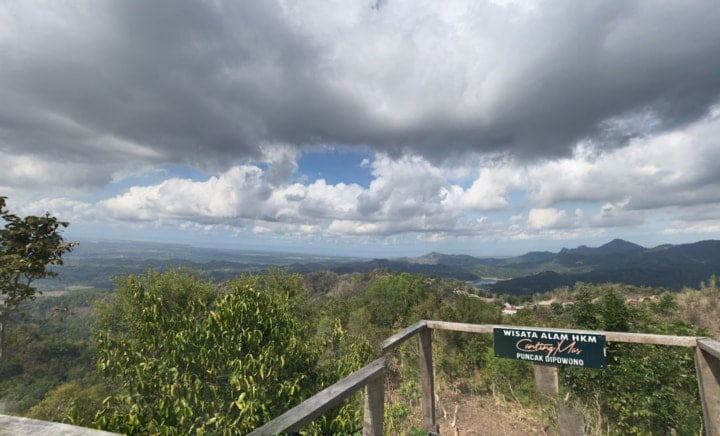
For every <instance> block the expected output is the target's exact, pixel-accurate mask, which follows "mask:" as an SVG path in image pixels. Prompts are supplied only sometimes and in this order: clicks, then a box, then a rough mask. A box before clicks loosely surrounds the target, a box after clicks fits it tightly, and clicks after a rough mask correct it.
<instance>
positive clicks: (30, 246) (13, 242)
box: [0, 196, 77, 362]
mask: <svg viewBox="0 0 720 436" xmlns="http://www.w3.org/2000/svg"><path fill="white" fill-rule="evenodd" d="M6 200H7V197H2V196H0V218H2V220H3V221H4V222H5V226H4V227H3V228H2V229H0V291H2V296H3V298H2V306H1V307H0V362H1V361H2V359H3V357H4V355H5V353H4V351H5V347H6V346H7V342H6V340H5V337H6V332H7V325H8V322H9V320H10V315H11V314H12V313H13V312H15V311H17V309H18V305H19V304H20V303H21V302H23V301H24V300H33V299H35V296H36V295H37V294H38V291H37V290H36V289H35V287H33V286H32V283H33V282H34V281H35V280H38V279H42V278H45V277H56V276H57V272H55V271H53V270H51V269H49V267H50V266H52V265H62V264H63V260H62V256H63V254H65V253H67V252H70V251H71V250H72V248H73V247H74V246H75V245H76V244H77V243H76V242H65V241H64V239H63V237H62V235H61V233H60V228H62V227H67V226H68V223H67V222H64V221H58V219H57V218H55V217H53V216H51V215H50V214H49V213H46V214H45V215H44V216H26V217H25V218H20V217H19V216H17V215H14V214H12V213H10V212H9V211H8V210H7V209H5V204H6V203H5V202H6Z"/></svg>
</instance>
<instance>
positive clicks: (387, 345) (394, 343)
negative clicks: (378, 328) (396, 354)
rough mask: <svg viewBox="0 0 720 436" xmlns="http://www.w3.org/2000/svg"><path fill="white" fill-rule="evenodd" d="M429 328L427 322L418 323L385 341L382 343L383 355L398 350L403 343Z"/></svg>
mask: <svg viewBox="0 0 720 436" xmlns="http://www.w3.org/2000/svg"><path fill="white" fill-rule="evenodd" d="M425 328H427V322H426V321H418V322H416V323H415V324H413V325H411V326H409V327H406V328H404V329H403V330H401V331H399V332H397V333H395V334H394V335H392V336H390V337H389V338H387V339H385V340H384V341H383V343H382V350H383V353H385V354H387V353H389V352H390V351H392V350H394V349H396V348H397V347H399V346H400V345H402V344H403V342H405V341H407V340H408V339H410V338H411V337H413V336H414V335H415V334H416V333H417V332H419V331H420V330H423V329H425Z"/></svg>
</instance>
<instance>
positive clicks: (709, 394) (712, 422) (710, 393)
mask: <svg viewBox="0 0 720 436" xmlns="http://www.w3.org/2000/svg"><path fill="white" fill-rule="evenodd" d="M695 371H696V372H697V379H698V386H699V387H700V400H701V401H702V406H703V418H704V421H705V432H706V434H708V435H709V436H718V435H720V345H719V344H718V343H717V342H714V341H712V342H711V341H709V340H707V339H699V340H698V341H697V347H696V348H695Z"/></svg>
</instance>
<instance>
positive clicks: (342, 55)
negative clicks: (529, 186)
mask: <svg viewBox="0 0 720 436" xmlns="http://www.w3.org/2000/svg"><path fill="white" fill-rule="evenodd" d="M374 4H375V2H354V3H353V4H352V5H348V4H345V3H326V4H323V5H317V4H316V3H315V2H307V1H303V0H294V1H283V2H275V1H262V2H242V3H236V2H201V3H198V2H192V1H180V2H177V1H173V2H163V1H160V2H152V4H147V3H146V2H140V1H112V2H103V3H97V2H92V1H78V2H53V3H45V4H25V3H23V4H13V3H4V4H3V5H2V6H1V11H0V27H2V28H3V29H4V31H3V32H2V33H0V51H1V52H2V53H4V55H3V67H1V68H0V81H2V83H3V85H4V86H3V91H2V98H0V128H1V129H2V132H3V134H2V136H1V137H0V147H1V148H2V150H4V151H5V152H6V153H13V154H14V153H17V152H19V151H20V150H22V151H23V152H24V153H29V154H48V153H51V154H53V155H54V156H56V157H60V156H62V158H63V159H65V160H67V161H70V162H86V161H87V160H88V158H89V156H92V158H93V159H96V160H98V161H102V160H113V161H115V162H116V165H118V166H123V165H126V164H128V163H129V162H138V161H149V162H155V163H191V164H198V165H204V166H206V167H215V168H228V167H229V166H231V165H233V164H235V163H236V162H237V161H238V160H243V159H257V158H258V157H260V156H261V155H262V153H263V152H262V145H263V144H266V143H285V144H289V145H290V146H293V147H303V146H307V145H312V144H322V143H341V144H345V145H363V146H365V145H367V146H370V147H373V148H374V149H376V150H377V151H381V152H388V153H391V154H393V153H395V154H397V153H401V152H403V150H412V153H413V154H415V155H421V156H424V157H426V158H428V159H431V160H435V161H442V160H444V159H448V158H449V157H451V156H453V155H463V154H466V153H468V152H480V153H487V152H509V153H512V154H513V155H516V156H519V157H523V158H537V157H546V156H550V157H556V156H568V155H569V153H570V152H571V151H572V149H573V147H574V145H575V144H576V143H577V142H578V141H579V140H584V139H590V140H593V141H594V143H595V144H596V146H597V147H600V148H603V149H611V148H613V147H617V146H622V145H624V144H627V142H628V141H629V140H631V139H632V138H635V137H638V136H642V135H645V134H648V133H649V132H650V133H652V132H662V131H666V130H668V129H672V128H675V127H678V126H682V125H685V124H687V123H688V122H692V121H694V120H697V119H699V118H701V117H702V116H704V115H705V114H707V113H708V110H709V108H710V107H711V105H712V104H713V103H714V102H717V99H718V97H719V96H720V58H719V57H718V56H715V54H716V48H717V46H718V45H720V30H718V26H715V25H714V24H716V23H717V22H718V21H720V11H718V8H716V7H714V5H711V4H710V3H706V2H694V3H691V4H680V3H672V2H668V3H662V4H657V2H652V1H629V2H621V3H608V2H603V1H590V2H583V3H581V4H579V3H577V2H561V3H556V2H553V3H552V4H550V3H545V2H537V4H536V5H535V6H534V7H525V6H523V5H522V4H520V3H519V2H510V3H505V4H503V5H498V4H496V3H491V2H487V3H485V2H476V1H467V0H455V1H448V2H440V3H438V2H431V1H422V2H417V1H402V0H395V1H388V2H383V3H382V7H373V6H374ZM688 66H693V67H692V68H689V67H688Z"/></svg>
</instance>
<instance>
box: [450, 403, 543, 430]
mask: <svg viewBox="0 0 720 436" xmlns="http://www.w3.org/2000/svg"><path fill="white" fill-rule="evenodd" d="M436 410H437V416H436V419H437V422H438V424H439V425H440V434H441V435H443V436H445V435H453V436H455V435H457V436H460V435H462V436H471V435H483V436H525V435H547V434H551V433H552V431H551V430H548V431H546V429H545V428H544V426H543V424H542V423H541V422H539V421H538V420H533V419H530V418H528V417H526V416H523V411H522V410H520V409H518V408H514V407H513V406H512V405H502V404H498V403H496V402H495V400H494V399H493V398H492V397H491V396H486V395H477V396H468V395H463V396H458V397H450V398H446V399H441V400H440V401H438V404H437V409H436Z"/></svg>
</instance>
